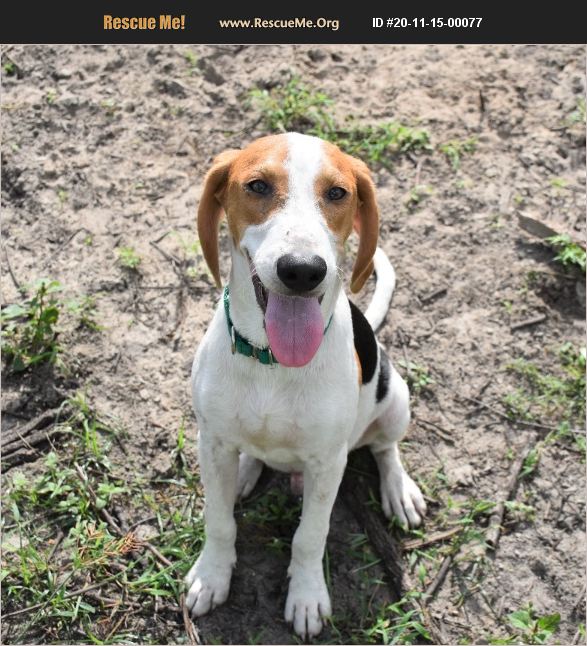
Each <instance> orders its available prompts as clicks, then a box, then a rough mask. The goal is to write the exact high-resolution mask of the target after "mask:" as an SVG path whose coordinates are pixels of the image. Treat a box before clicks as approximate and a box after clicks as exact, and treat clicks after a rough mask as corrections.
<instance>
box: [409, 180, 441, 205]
mask: <svg viewBox="0 0 587 646" xmlns="http://www.w3.org/2000/svg"><path fill="white" fill-rule="evenodd" d="M433 192H434V190H433V189H432V187H431V186H427V185H425V184H417V185H416V186H414V187H413V188H412V189H411V190H410V192H409V194H408V197H407V199H406V201H405V203H406V206H407V207H408V209H410V210H414V209H417V208H418V207H419V206H421V205H422V202H424V200H425V199H426V198H428V197H430V196H431V195H432V193H433Z"/></svg>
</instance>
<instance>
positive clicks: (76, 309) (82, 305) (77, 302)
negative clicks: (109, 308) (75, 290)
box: [66, 296, 102, 332]
mask: <svg viewBox="0 0 587 646" xmlns="http://www.w3.org/2000/svg"><path fill="white" fill-rule="evenodd" d="M66 306H67V310H68V311H69V312H70V313H71V314H73V315H74V316H76V317H77V318H78V320H79V325H80V326H81V327H85V328H88V329H89V330H93V331H94V332H99V331H101V330H102V327H101V326H100V325H98V323H97V322H96V312H97V308H96V299H95V298H94V297H93V296H81V297H79V298H74V299H72V300H70V301H67V303H66Z"/></svg>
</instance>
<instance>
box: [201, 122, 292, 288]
mask: <svg viewBox="0 0 587 646" xmlns="http://www.w3.org/2000/svg"><path fill="white" fill-rule="evenodd" d="M286 157H287V140H286V137H285V135H271V136H269V137H262V138H261V139H257V140H256V141H254V142H253V143H252V144H250V145H249V146H247V147H246V148H245V149H244V150H227V151H225V152H223V153H221V154H220V155H218V156H217V157H216V159H215V160H214V162H213V164H212V168H211V169H210V170H209V171H208V174H207V175H206V180H205V182H204V191H203V193H202V197H201V198H200V205H199V207H198V236H199V238H200V243H201V244H202V251H203V253H204V258H205V259H206V262H207V263H208V267H209V268H210V271H211V272H212V276H213V277H214V280H215V281H216V284H217V286H218V287H220V285H221V281H220V267H219V261H218V228H219V226H220V219H221V217H222V213H223V211H224V213H226V216H227V219H228V227H229V229H230V232H231V234H232V238H233V241H234V243H235V244H236V245H238V243H239V241H240V239H241V237H242V235H243V232H244V230H245V229H246V227H247V226H249V225H250V224H260V223H261V222H264V221H265V220H266V219H267V218H268V217H269V216H270V215H271V214H272V213H273V212H274V211H275V210H276V209H278V208H279V207H280V206H282V205H283V204H284V203H285V200H286V197H287V190H288V177H287V172H286V170H285V167H284V162H285V158H286ZM254 180H263V181H264V182H266V183H267V184H268V185H269V186H270V187H271V192H270V193H269V194H268V195H259V194H257V193H253V191H251V190H250V189H249V188H248V187H247V184H249V183H250V182H252V181H254Z"/></svg>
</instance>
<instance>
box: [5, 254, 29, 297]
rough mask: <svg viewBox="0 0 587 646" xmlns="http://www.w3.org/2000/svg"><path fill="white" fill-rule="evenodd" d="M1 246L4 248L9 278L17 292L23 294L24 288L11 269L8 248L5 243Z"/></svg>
mask: <svg viewBox="0 0 587 646" xmlns="http://www.w3.org/2000/svg"><path fill="white" fill-rule="evenodd" d="M2 248H3V249H4V256H5V257H6V266H7V267H8V273H9V274H10V278H11V279H12V282H13V283H14V286H15V287H16V289H17V290H18V292H19V293H20V294H22V295H24V294H26V289H25V288H24V287H23V286H22V285H21V284H20V283H19V282H18V280H17V278H16V276H15V275H14V272H13V271H12V265H11V264H10V258H9V256H8V250H7V248H6V246H5V245H2Z"/></svg>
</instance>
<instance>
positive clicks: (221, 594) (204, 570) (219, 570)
mask: <svg viewBox="0 0 587 646" xmlns="http://www.w3.org/2000/svg"><path fill="white" fill-rule="evenodd" d="M231 576H232V563H231V562H230V561H228V564H219V563H217V562H213V561H212V560H211V559H207V558H205V556H204V553H202V555H201V556H200V558H199V559H198V560H197V561H196V562H195V564H194V565H193V567H192V569H191V570H190V571H189V572H188V575H187V576H186V578H185V583H186V587H187V590H188V594H187V597H186V600H185V603H186V606H187V607H188V610H189V611H190V613H191V614H192V616H193V617H201V616H202V615H205V614H206V613H207V612H210V610H213V609H214V608H215V607H216V606H219V605H220V604H221V603H224V602H225V601H226V599H227V598H228V592H229V590H230V578H231Z"/></svg>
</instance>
